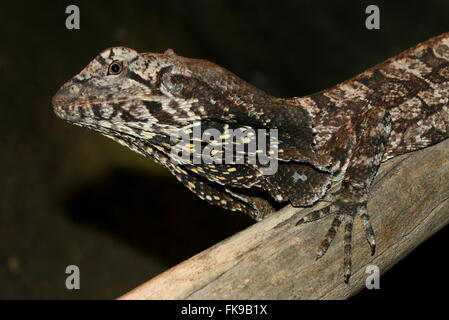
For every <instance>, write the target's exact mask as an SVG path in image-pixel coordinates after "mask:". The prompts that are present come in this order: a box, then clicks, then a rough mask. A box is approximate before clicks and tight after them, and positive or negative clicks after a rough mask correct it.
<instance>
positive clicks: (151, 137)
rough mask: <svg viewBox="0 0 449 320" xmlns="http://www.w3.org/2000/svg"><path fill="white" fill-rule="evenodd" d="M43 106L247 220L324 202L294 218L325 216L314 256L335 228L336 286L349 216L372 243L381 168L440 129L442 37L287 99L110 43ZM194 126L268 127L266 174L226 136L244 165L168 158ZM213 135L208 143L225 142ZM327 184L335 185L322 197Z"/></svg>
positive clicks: (445, 94)
mask: <svg viewBox="0 0 449 320" xmlns="http://www.w3.org/2000/svg"><path fill="white" fill-rule="evenodd" d="M53 108H54V111H55V112H56V114H57V115H58V116H59V117H61V118H63V119H65V120H67V121H69V122H71V123H73V124H76V125H79V126H82V127H87V128H90V129H92V130H95V131H98V132H100V133H101V134H103V135H105V136H107V137H109V138H112V139H114V140H115V141H117V142H119V143H121V144H123V145H125V146H127V147H129V148H131V149H132V150H134V151H136V152H138V153H141V154H142V155H144V156H146V157H149V158H151V159H153V160H154V161H156V162H158V163H160V164H162V165H164V166H166V167H167V168H168V169H169V170H170V172H172V173H173V174H174V175H175V176H176V177H177V178H178V179H179V180H180V181H181V182H182V183H183V184H184V185H186V187H187V188H189V189H190V190H191V191H193V192H195V193H196V194H197V195H198V196H199V197H200V198H202V199H204V200H206V201H208V202H209V203H211V204H216V205H219V206H221V207H223V208H225V209H228V210H233V211H243V212H246V213H248V214H249V215H250V216H252V217H253V218H255V219H257V220H260V219H263V218H264V217H266V216H267V215H269V214H271V213H273V212H274V211H275V210H276V209H277V208H278V207H279V205H282V204H286V203H291V204H292V205H294V206H298V207H300V206H310V205H313V204H314V203H315V202H317V201H318V200H320V199H322V198H323V197H324V196H326V199H328V200H331V202H330V205H329V206H327V207H325V208H324V209H321V210H318V211H314V212H311V213H309V214H308V215H306V216H305V217H303V218H302V219H301V220H300V221H298V224H300V223H305V222H310V221H314V220H319V219H321V218H323V217H325V216H328V215H333V216H334V218H333V221H332V224H331V226H330V229H329V231H328V233H327V234H326V236H325V238H324V240H323V241H322V243H321V245H320V247H319V250H318V254H317V257H318V258H319V257H321V256H322V255H324V254H325V252H326V251H327V249H328V248H329V246H330V244H331V242H332V240H333V239H334V237H335V236H336V234H337V232H338V229H339V227H340V225H342V224H343V226H344V243H345V245H344V255H345V258H344V268H345V270H344V274H345V279H346V281H347V280H348V279H349V276H350V274H351V252H352V229H353V221H354V219H355V218H356V217H359V218H360V220H361V221H362V224H363V226H364V228H365V232H366V236H367V240H368V243H369V244H370V246H371V248H372V250H373V252H374V250H375V246H376V243H375V239H374V231H373V229H372V227H371V224H370V222H369V215H368V212H367V201H368V196H369V190H370V187H371V183H372V181H373V179H374V177H375V175H376V172H377V169H378V167H379V165H380V163H381V162H382V161H385V160H387V159H389V158H392V157H394V156H397V155H400V154H403V153H405V152H410V151H414V150H418V149H421V148H424V147H427V146H429V145H432V144H435V143H437V142H439V141H441V140H443V139H446V138H448V136H449V34H443V35H440V36H437V37H435V38H432V39H430V40H428V41H426V42H423V43H421V44H419V45H417V46H415V47H414V48H411V49H409V50H406V51H404V52H403V53H401V54H399V55H397V56H395V57H393V58H390V59H388V60H386V61H385V62H383V63H381V64H379V65H377V66H374V67H372V68H370V69H368V70H367V71H365V72H364V73H362V74H360V75H357V76H355V77H354V78H351V79H349V80H347V81H344V82H342V83H340V84H338V85H336V86H334V87H332V88H329V89H327V90H323V91H321V92H318V93H314V94H311V95H309V96H305V97H298V98H290V99H282V98H276V97H273V96H270V95H268V94H266V93H265V92H263V91H261V90H259V89H257V88H255V87H254V86H252V85H250V84H248V83H247V82H245V81H243V80H241V79H240V78H238V77H237V76H235V75H234V74H232V73H231V72H229V71H227V70H225V69H223V68H221V67H220V66H217V65H215V64H213V63H211V62H208V61H205V60H197V59H189V58H184V57H181V56H178V55H176V54H175V53H174V52H173V51H172V50H168V51H167V52H165V53H164V54H156V53H138V52H136V51H134V50H132V49H129V48H124V47H115V48H110V49H107V50H104V51H103V52H101V53H100V54H99V55H98V56H97V57H96V58H95V59H94V60H93V61H92V62H90V63H89V65H88V66H87V67H86V68H85V69H83V70H82V71H81V72H80V73H79V74H78V75H76V76H75V77H74V78H73V79H71V80H70V81H68V82H67V83H66V84H65V85H64V86H63V87H62V88H61V89H60V90H59V91H58V93H57V94H56V95H55V96H54V98H53ZM196 126H198V127H199V126H201V130H202V133H204V132H208V131H206V129H216V130H218V131H219V133H220V134H221V135H222V136H223V139H224V138H225V137H226V136H227V135H228V133H229V130H231V129H240V130H247V129H253V130H255V131H256V132H257V130H260V129H263V130H266V132H269V130H270V129H276V130H277V133H278V137H277V139H278V140H277V147H278V154H277V157H276V158H275V160H277V162H278V167H277V170H276V172H275V173H274V174H272V175H264V174H263V172H262V171H263V170H262V169H263V165H262V164H261V163H250V162H249V161H248V159H250V157H251V156H253V155H254V152H260V151H261V150H256V151H254V150H252V151H251V150H250V149H248V148H246V147H247V143H248V141H249V140H248V138H242V139H240V140H239V139H236V140H234V141H233V142H232V143H231V145H233V146H240V147H245V148H244V149H243V151H240V152H236V153H235V154H233V156H232V157H233V159H234V160H236V159H244V160H245V161H246V162H244V163H241V164H239V163H236V162H234V163H231V164H229V163H225V164H224V163H221V164H218V163H212V164H206V163H196V164H192V163H191V162H189V161H190V160H189V161H187V160H186V159H183V158H182V157H180V156H175V157H173V156H172V152H173V151H180V150H181V149H182V148H187V149H188V150H195V148H196V147H195V144H194V143H193V142H192V143H189V144H187V145H183V146H181V147H180V146H179V145H178V144H177V142H179V140H180V139H181V138H180V137H181V136H182V134H187V135H189V134H192V132H193V131H194V130H195V127H196ZM170 137H177V138H176V139H170ZM266 137H269V134H267V135H266ZM258 139H259V138H258ZM197 140H198V141H196V142H199V143H200V146H204V145H206V144H207V143H210V142H211V140H210V137H207V136H200V137H199V138H197ZM223 141H224V140H223ZM223 141H222V142H219V141H218V140H217V141H216V143H218V145H220V146H227V145H228V144H229V143H225V142H223ZM214 154H215V155H216V154H219V155H221V154H223V153H221V152H220V151H215V153H214ZM334 182H335V183H336V182H341V188H340V189H339V190H338V191H337V192H336V193H334V194H328V189H329V186H330V185H331V183H334Z"/></svg>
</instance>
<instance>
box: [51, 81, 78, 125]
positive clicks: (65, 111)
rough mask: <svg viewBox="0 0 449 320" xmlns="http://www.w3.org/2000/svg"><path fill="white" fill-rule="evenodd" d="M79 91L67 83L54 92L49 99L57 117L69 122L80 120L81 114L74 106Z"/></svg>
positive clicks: (73, 85) (76, 87)
mask: <svg viewBox="0 0 449 320" xmlns="http://www.w3.org/2000/svg"><path fill="white" fill-rule="evenodd" d="M79 91H80V89H79V87H78V86H77V85H75V84H73V83H71V82H68V83H66V84H64V85H63V86H62V87H61V88H60V89H59V90H58V92H56V94H55V95H54V96H53V98H52V99H51V104H52V107H53V111H54V112H55V114H56V115H57V116H58V117H60V118H62V119H65V120H69V121H75V120H77V119H79V118H81V113H80V112H79V110H78V108H77V107H76V106H75V102H76V101H77V100H78V99H79V95H78V93H79Z"/></svg>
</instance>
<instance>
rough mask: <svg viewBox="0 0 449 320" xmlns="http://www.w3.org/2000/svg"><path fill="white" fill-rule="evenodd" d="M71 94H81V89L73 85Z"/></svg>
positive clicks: (70, 90)
mask: <svg viewBox="0 0 449 320" xmlns="http://www.w3.org/2000/svg"><path fill="white" fill-rule="evenodd" d="M69 92H70V93H71V94H78V93H79V92H80V88H79V87H78V86H76V85H72V86H70V88H69Z"/></svg>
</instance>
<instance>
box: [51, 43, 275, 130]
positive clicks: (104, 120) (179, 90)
mask: <svg viewBox="0 0 449 320" xmlns="http://www.w3.org/2000/svg"><path fill="white" fill-rule="evenodd" d="M231 96H232V97H231ZM261 96H263V97H267V96H268V95H266V94H265V93H263V92H262V91H260V90H258V89H256V88H255V87H253V86H251V85H249V84H247V83H246V82H244V81H243V80H241V79H240V78H238V77H237V76H235V75H233V74H232V73H230V72H229V71H227V70H225V69H223V68H221V67H219V66H218V65H215V64H213V63H211V62H208V61H205V60H197V59H189V58H184V57H180V56H178V55H176V54H175V53H174V52H173V51H172V50H167V51H166V52H165V53H164V54H157V53H138V52H136V51H135V50H133V49H129V48H125V47H114V48H110V49H106V50H104V51H102V52H101V53H100V54H99V55H98V56H97V57H95V59H94V60H92V61H91V62H90V63H89V64H88V65H87V66H86V67H85V68H84V69H83V70H82V71H81V72H80V73H79V74H78V75H76V76H75V77H73V78H72V79H71V80H69V81H68V82H67V83H65V84H64V85H63V86H62V87H61V88H60V90H59V91H58V92H57V93H56V95H55V96H54V97H53V100H52V104H53V109H54V111H55V113H56V115H58V116H59V117H61V118H63V119H65V120H67V121H69V122H72V123H74V124H77V125H80V126H84V127H88V128H91V129H94V130H96V131H100V132H102V133H106V132H114V133H115V132H121V133H125V134H129V135H134V136H135V135H138V136H139V137H142V134H145V133H148V134H149V135H151V134H153V133H165V134H168V133H169V131H170V130H172V129H179V128H181V127H184V126H188V125H189V124H191V123H192V122H193V121H198V120H202V119H204V118H208V117H216V118H221V117H222V116H223V114H225V113H226V112H228V113H229V109H230V108H232V103H234V104H242V103H244V102H253V100H254V98H255V97H261ZM233 116H235V115H231V114H230V113H229V115H228V117H229V118H232V117H233Z"/></svg>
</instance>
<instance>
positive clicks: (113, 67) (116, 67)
mask: <svg viewBox="0 0 449 320" xmlns="http://www.w3.org/2000/svg"><path fill="white" fill-rule="evenodd" d="M122 70H123V64H122V63H121V62H120V61H113V62H112V63H111V64H110V65H109V69H108V75H114V74H119V73H121V72H122Z"/></svg>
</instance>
